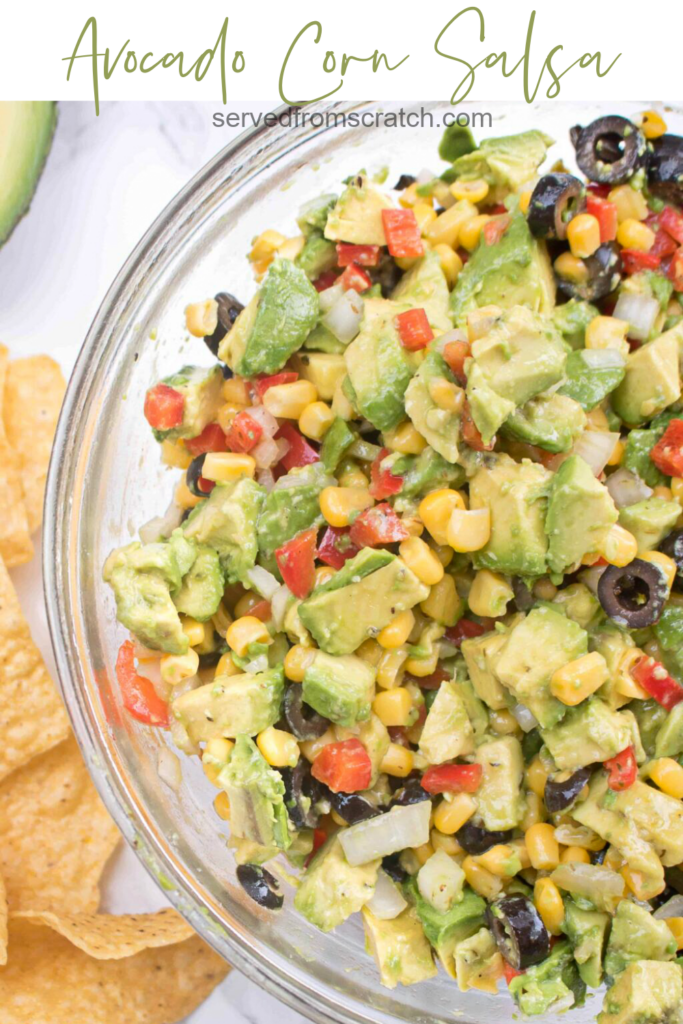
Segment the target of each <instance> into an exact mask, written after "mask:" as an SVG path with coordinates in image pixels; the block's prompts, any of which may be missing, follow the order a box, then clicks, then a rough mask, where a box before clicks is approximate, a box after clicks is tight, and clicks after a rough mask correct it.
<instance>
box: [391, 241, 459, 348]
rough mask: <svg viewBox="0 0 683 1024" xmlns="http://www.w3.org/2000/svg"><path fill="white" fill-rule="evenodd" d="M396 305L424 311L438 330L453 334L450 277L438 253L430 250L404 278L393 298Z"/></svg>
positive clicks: (395, 289) (393, 293)
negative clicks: (398, 303)
mask: <svg viewBox="0 0 683 1024" xmlns="http://www.w3.org/2000/svg"><path fill="white" fill-rule="evenodd" d="M391 297H392V299H393V300H394V301H395V302H407V303H409V304H410V305H411V306H416V307H419V308H420V309H424V311H425V313H426V314H427V319H428V320H429V323H430V325H431V326H432V327H433V328H434V330H435V331H436V330H438V331H450V329H451V327H452V326H453V323H452V320H451V315H450V311H449V305H448V300H449V291H448V283H447V281H446V275H445V274H444V272H443V270H442V269H441V261H440V260H439V255H438V253H436V252H434V251H433V250H428V251H427V252H426V253H425V254H424V256H423V257H422V259H419V260H418V261H417V263H416V264H415V266H413V267H411V268H410V270H409V271H408V272H407V273H406V274H404V275H403V277H402V278H401V280H400V281H399V283H398V284H397V285H396V287H395V288H394V291H393V292H392V295H391Z"/></svg>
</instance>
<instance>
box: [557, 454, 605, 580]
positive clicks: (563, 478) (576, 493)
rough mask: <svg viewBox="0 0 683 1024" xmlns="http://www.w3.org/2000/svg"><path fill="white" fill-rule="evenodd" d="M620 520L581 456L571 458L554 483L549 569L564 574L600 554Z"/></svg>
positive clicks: (562, 466)
mask: <svg viewBox="0 0 683 1024" xmlns="http://www.w3.org/2000/svg"><path fill="white" fill-rule="evenodd" d="M618 518H619V513H618V512H617V509H616V506H615V504H614V501H613V500H612V497H611V495H610V493H609V491H608V490H607V488H606V487H605V486H604V485H603V484H601V483H600V481H599V480H596V478H595V474H594V473H593V470H592V469H591V468H590V466H589V465H588V463H587V462H585V461H584V460H583V459H582V458H581V456H579V455H570V456H569V458H568V459H565V461H564V462H563V463H562V465H561V466H560V468H559V469H558V471H557V473H555V474H554V475H553V477H552V480H551V482H550V493H549V496H548V513H547V516H546V521H545V528H546V533H547V534H548V567H549V568H550V570H551V571H552V572H554V573H558V574H559V573H564V572H566V571H567V570H568V569H569V567H570V566H572V565H574V564H575V563H576V562H579V561H580V560H581V558H582V557H583V556H584V555H585V554H592V553H594V552H597V551H599V550H600V546H601V544H602V543H603V541H604V540H605V538H606V536H607V534H608V533H609V531H610V529H611V528H612V526H613V525H614V523H616V521H617V519H618Z"/></svg>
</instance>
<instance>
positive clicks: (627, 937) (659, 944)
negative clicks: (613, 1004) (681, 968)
mask: <svg viewBox="0 0 683 1024" xmlns="http://www.w3.org/2000/svg"><path fill="white" fill-rule="evenodd" d="M675 955H676V940H675V938H674V937H673V935H672V933H671V929H670V928H669V926H668V924H667V923H666V921H659V920H658V919H657V918H656V917H653V916H652V911H651V910H646V908H645V907H641V906H639V905H638V904H637V903H632V902H631V900H622V901H621V903H620V904H619V905H618V907H617V912H616V914H615V915H614V918H613V920H612V930H611V931H610V933H609V940H608V942H607V951H606V953H605V973H606V974H608V975H610V976H611V977H612V978H616V976H617V974H621V972H622V971H625V970H626V968H627V967H628V965H629V964H631V963H633V962H634V961H636V960H645V959H648V960H673V958H674V957H675Z"/></svg>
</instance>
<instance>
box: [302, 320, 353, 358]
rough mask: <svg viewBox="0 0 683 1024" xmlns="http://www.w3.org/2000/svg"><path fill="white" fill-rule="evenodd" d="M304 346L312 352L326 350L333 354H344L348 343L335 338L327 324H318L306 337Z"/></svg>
mask: <svg viewBox="0 0 683 1024" xmlns="http://www.w3.org/2000/svg"><path fill="white" fill-rule="evenodd" d="M303 348H304V349H305V350H307V351H312V352H325V353H330V354H332V355H343V353H344V349H345V348H346V345H345V344H344V343H343V342H341V341H339V339H338V338H335V336H334V334H333V333H332V331H331V330H330V329H329V328H328V327H325V324H322V323H321V324H317V325H316V326H315V327H314V328H313V330H312V331H311V333H310V334H309V335H308V337H307V338H306V340H305V342H304V344H303Z"/></svg>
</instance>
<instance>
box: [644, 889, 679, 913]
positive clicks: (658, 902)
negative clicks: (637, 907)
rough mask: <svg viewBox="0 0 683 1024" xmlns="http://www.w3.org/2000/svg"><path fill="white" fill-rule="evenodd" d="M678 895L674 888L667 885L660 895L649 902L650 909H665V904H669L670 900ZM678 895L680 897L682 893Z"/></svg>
mask: <svg viewBox="0 0 683 1024" xmlns="http://www.w3.org/2000/svg"><path fill="white" fill-rule="evenodd" d="M676 895H677V890H676V889H674V888H673V886H671V885H667V886H665V888H664V889H663V890H662V891H661V892H660V893H658V895H657V896H654V897H653V898H652V899H651V900H648V903H649V904H650V908H651V909H652V910H659V908H660V907H663V906H664V904H665V903H668V902H669V900H670V899H671V898H672V897H673V896H676ZM678 895H679V896H680V893H678Z"/></svg>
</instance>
